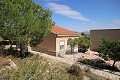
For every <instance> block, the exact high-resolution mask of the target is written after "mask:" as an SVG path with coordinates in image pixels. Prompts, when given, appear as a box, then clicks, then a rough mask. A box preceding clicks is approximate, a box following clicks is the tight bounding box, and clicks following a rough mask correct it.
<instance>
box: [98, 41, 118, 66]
mask: <svg viewBox="0 0 120 80" xmlns="http://www.w3.org/2000/svg"><path fill="white" fill-rule="evenodd" d="M99 52H101V55H103V56H108V57H109V58H110V59H112V60H114V62H113V65H112V66H113V67H114V65H115V63H116V62H117V61H120V41H115V40H110V39H102V44H101V45H100V46H99Z"/></svg>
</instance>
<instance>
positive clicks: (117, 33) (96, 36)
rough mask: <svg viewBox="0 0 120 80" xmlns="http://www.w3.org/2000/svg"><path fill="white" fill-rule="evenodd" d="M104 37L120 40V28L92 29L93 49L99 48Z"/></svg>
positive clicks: (91, 47)
mask: <svg viewBox="0 0 120 80" xmlns="http://www.w3.org/2000/svg"><path fill="white" fill-rule="evenodd" d="M102 38H109V39H112V40H120V29H106V30H91V31H90V40H91V46H90V49H91V50H97V48H98V46H99V45H100V43H101V39H102Z"/></svg>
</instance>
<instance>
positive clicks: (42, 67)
mask: <svg viewBox="0 0 120 80" xmlns="http://www.w3.org/2000/svg"><path fill="white" fill-rule="evenodd" d="M7 58H11V59H12V61H14V62H15V63H16V64H17V66H18V70H7V71H5V72H3V74H2V73H1V74H0V80H107V79H105V78H101V77H99V76H96V75H95V74H92V73H91V72H90V71H89V70H81V69H75V68H77V67H74V68H70V65H68V64H65V63H62V62H59V61H55V60H52V59H48V58H44V57H41V56H38V55H37V56H32V57H27V58H24V59H19V58H13V57H11V56H10V57H7ZM68 70H72V71H73V73H74V72H75V71H74V70H79V71H77V72H78V73H79V75H76V74H72V73H70V72H69V71H68Z"/></svg>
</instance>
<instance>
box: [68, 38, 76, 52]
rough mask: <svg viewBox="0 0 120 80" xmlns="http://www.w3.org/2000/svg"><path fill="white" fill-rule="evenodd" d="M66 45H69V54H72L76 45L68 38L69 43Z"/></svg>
mask: <svg viewBox="0 0 120 80" xmlns="http://www.w3.org/2000/svg"><path fill="white" fill-rule="evenodd" d="M68 45H70V48H71V52H74V47H75V45H76V43H75V41H74V39H71V38H70V39H69V41H68Z"/></svg>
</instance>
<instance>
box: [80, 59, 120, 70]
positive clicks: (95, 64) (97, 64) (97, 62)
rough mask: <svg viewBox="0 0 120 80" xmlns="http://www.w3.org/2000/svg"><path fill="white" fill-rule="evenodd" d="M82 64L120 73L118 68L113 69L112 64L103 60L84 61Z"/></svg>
mask: <svg viewBox="0 0 120 80" xmlns="http://www.w3.org/2000/svg"><path fill="white" fill-rule="evenodd" d="M80 62H81V63H84V64H88V65H91V66H92V67H96V68H100V69H108V70H112V71H120V70H119V69H118V68H117V67H115V66H114V67H112V66H111V65H110V64H107V63H106V62H105V61H104V60H101V59H92V60H89V59H83V60H81V61H80Z"/></svg>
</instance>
